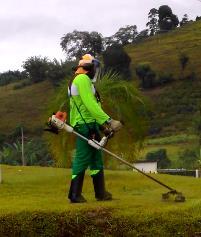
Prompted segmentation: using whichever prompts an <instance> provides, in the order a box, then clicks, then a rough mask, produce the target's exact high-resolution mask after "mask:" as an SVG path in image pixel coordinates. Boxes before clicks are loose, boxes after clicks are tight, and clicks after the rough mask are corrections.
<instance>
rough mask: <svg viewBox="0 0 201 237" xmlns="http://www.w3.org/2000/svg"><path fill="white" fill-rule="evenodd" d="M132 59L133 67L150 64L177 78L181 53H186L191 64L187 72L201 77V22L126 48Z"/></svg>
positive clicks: (155, 68)
mask: <svg viewBox="0 0 201 237" xmlns="http://www.w3.org/2000/svg"><path fill="white" fill-rule="evenodd" d="M126 50H127V52H128V54H129V56H130V57H131V58H132V65H131V66H132V67H133V68H134V67H135V66H136V65H137V64H138V63H141V62H148V63H150V65H151V66H152V67H153V69H154V70H155V71H157V72H164V71H165V72H172V73H173V74H174V75H175V76H176V77H179V75H180V73H181V66H180V63H179V55H180V53H186V54H187V55H188V56H189V58H190V62H189V65H188V66H187V68H186V70H187V71H188V72H191V71H195V73H196V74H197V75H199V76H200V75H201V61H200V52H201V21H198V22H194V23H190V24H188V25H186V26H185V27H182V28H179V29H176V30H174V31H172V32H170V33H166V34H160V35H156V36H154V37H152V38H149V39H147V40H145V41H144V43H140V44H138V45H137V46H134V47H133V46H132V45H130V46H128V47H127V48H126Z"/></svg>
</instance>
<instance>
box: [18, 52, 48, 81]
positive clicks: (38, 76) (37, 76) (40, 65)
mask: <svg viewBox="0 0 201 237" xmlns="http://www.w3.org/2000/svg"><path fill="white" fill-rule="evenodd" d="M22 67H23V68H24V70H25V71H26V72H27V73H28V76H29V78H30V80H31V81H32V82H33V83H36V82H40V81H43V80H46V79H47V71H48V67H49V59H48V58H47V57H44V58H42V57H41V56H34V57H30V58H28V59H27V60H26V61H25V62H23V65H22Z"/></svg>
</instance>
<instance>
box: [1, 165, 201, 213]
mask: <svg viewBox="0 0 201 237" xmlns="http://www.w3.org/2000/svg"><path fill="white" fill-rule="evenodd" d="M2 172H3V183H2V184H1V185H0V193H1V196H0V203H1V210H0V213H1V214H2V213H13V212H21V211H37V210H42V211H67V210H72V208H73V210H83V209H89V208H96V207H97V206H98V207H105V208H112V209H113V210H114V212H115V213H118V214H123V215H125V213H127V214H128V215H129V214H130V215H131V214H133V213H135V212H140V211H144V212H145V213H150V212H156V211H157V212H161V211H169V210H171V209H172V208H173V209H175V210H181V209H185V208H189V207H191V206H192V205H194V204H195V203H200V202H201V198H200V197H201V190H200V189H198V188H197V187H198V186H199V185H200V184H201V180H200V179H195V178H189V177H179V176H177V177H176V176H168V175H154V177H156V178H158V179H160V180H162V181H163V182H165V183H167V184H168V185H170V186H173V187H174V188H178V189H179V190H180V191H182V192H183V193H184V194H185V195H186V198H187V202H186V203H182V204H176V203H174V202H172V201H170V202H167V203H166V202H162V201H161V194H162V193H163V192H166V191H167V190H166V189H164V188H163V187H160V186H159V185H157V184H155V183H153V182H152V181H150V180H148V179H147V178H146V177H143V176H142V175H141V174H138V173H135V172H132V171H106V183H107V187H108V189H109V190H110V191H111V192H112V193H113V197H114V200H113V201H111V202H97V201H96V200H95V198H94V193H93V187H92V182H91V178H90V177H89V175H86V178H85V183H84V190H83V193H84V196H85V197H86V199H87V200H88V203H86V204H77V205H73V206H72V204H69V202H68V200H67V196H66V194H67V190H68V188H69V183H70V170H67V169H58V168H39V167H11V166H3V167H2ZM156 202H157V206H156V205H154V203H156Z"/></svg>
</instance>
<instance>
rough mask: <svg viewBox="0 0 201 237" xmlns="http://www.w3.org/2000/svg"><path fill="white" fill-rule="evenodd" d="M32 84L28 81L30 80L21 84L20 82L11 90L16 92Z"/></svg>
mask: <svg viewBox="0 0 201 237" xmlns="http://www.w3.org/2000/svg"><path fill="white" fill-rule="evenodd" d="M32 84H33V83H32V82H31V81H30V80H26V81H23V82H21V83H18V84H16V85H14V87H13V89H14V90H18V89H21V88H23V87H25V86H30V85H32Z"/></svg>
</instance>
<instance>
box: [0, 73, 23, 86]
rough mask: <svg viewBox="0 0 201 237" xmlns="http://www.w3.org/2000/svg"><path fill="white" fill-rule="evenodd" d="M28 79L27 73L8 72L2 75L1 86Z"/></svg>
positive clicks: (0, 78)
mask: <svg viewBox="0 0 201 237" xmlns="http://www.w3.org/2000/svg"><path fill="white" fill-rule="evenodd" d="M23 79H27V73H26V72H25V71H22V72H20V71H10V70H9V71H7V72H3V73H0V86H4V85H7V84H9V83H13V82H16V81H21V80H23Z"/></svg>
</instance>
